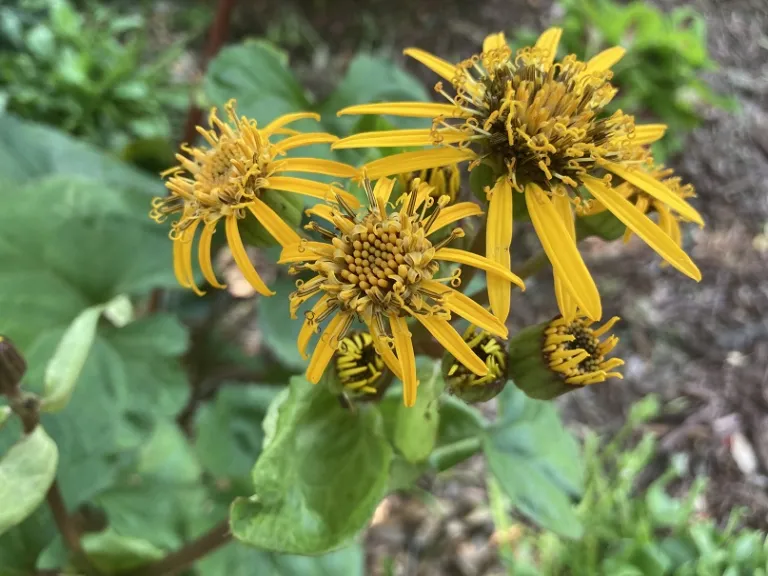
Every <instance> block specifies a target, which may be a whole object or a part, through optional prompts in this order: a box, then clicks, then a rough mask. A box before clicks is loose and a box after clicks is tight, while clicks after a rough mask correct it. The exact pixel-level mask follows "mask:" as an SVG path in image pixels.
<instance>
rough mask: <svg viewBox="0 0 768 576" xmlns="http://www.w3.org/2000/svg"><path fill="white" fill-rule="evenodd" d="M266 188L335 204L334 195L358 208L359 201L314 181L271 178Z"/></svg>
mask: <svg viewBox="0 0 768 576" xmlns="http://www.w3.org/2000/svg"><path fill="white" fill-rule="evenodd" d="M268 182H269V183H268V184H267V186H268V187H269V188H270V189H272V190H282V191H283V192H293V193H294V194H303V195H304V196H310V197H311V198H319V199H321V200H325V201H327V202H336V196H335V195H336V194H338V195H339V196H341V197H342V198H343V199H344V201H345V202H346V203H347V204H349V205H350V206H351V207H352V208H359V207H360V201H359V200H358V199H357V198H356V197H355V196H353V195H352V194H350V193H349V192H347V191H346V190H342V189H341V188H337V187H336V186H331V185H330V184H323V183H322V182H315V181H314V180H305V179H303V178H293V177H291V176H272V177H271V178H269V180H268Z"/></svg>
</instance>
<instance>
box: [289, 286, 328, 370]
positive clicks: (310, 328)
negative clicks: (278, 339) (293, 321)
mask: <svg viewBox="0 0 768 576" xmlns="http://www.w3.org/2000/svg"><path fill="white" fill-rule="evenodd" d="M330 301H331V296H330V295H328V294H325V295H323V297H322V298H320V300H318V301H317V302H316V303H315V305H314V306H313V307H312V311H311V312H310V313H309V314H308V315H307V316H306V318H305V319H304V323H303V324H302V325H301V330H299V337H298V338H297V339H296V345H297V347H298V349H299V354H301V357H302V358H303V359H304V360H306V359H308V358H309V356H308V355H307V345H308V344H309V341H310V340H311V339H312V334H314V333H315V332H316V330H315V329H316V328H317V322H315V320H314V319H315V318H317V317H318V316H320V314H325V313H326V312H327V311H328V308H329V306H328V303H329V302H330Z"/></svg>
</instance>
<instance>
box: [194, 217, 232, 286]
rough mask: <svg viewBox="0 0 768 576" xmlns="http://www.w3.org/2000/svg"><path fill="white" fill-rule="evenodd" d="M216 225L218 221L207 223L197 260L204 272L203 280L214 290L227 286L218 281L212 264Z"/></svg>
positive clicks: (198, 249) (201, 235)
mask: <svg viewBox="0 0 768 576" xmlns="http://www.w3.org/2000/svg"><path fill="white" fill-rule="evenodd" d="M216 224H218V219H216V220H213V221H211V222H206V223H205V227H204V228H203V233H202V234H200V244H198V246H197V258H198V260H200V269H201V270H202V271H203V278H205V281H206V282H208V284H210V285H211V286H213V287H214V288H222V289H223V288H226V287H227V285H226V284H221V283H220V282H219V281H218V280H217V279H216V274H215V273H214V272H213V264H212V263H211V241H212V239H213V233H214V232H215V231H216Z"/></svg>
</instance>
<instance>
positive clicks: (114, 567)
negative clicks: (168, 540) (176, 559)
mask: <svg viewBox="0 0 768 576" xmlns="http://www.w3.org/2000/svg"><path fill="white" fill-rule="evenodd" d="M82 543H83V549H84V550H85V553H86V555H87V556H88V558H89V559H90V561H91V563H92V564H93V565H94V567H95V568H97V569H98V570H99V571H100V572H101V573H102V574H118V573H120V572H123V571H125V570H132V569H134V568H137V567H139V566H142V565H143V564H147V563H149V562H154V561H157V560H160V559H161V558H162V557H163V556H164V555H165V553H164V552H163V551H162V550H160V549H159V548H157V547H156V546H154V545H153V544H151V543H150V542H148V541H146V540H143V539H141V538H134V537H131V536H123V535H121V534H117V533H116V532H114V531H113V530H106V531H105V532H100V533H98V534H86V535H84V536H83V538H82Z"/></svg>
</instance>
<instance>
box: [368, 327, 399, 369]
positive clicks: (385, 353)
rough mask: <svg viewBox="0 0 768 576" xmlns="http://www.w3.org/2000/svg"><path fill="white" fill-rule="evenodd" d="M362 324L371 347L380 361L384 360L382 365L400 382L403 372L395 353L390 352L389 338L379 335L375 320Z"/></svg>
mask: <svg viewBox="0 0 768 576" xmlns="http://www.w3.org/2000/svg"><path fill="white" fill-rule="evenodd" d="M364 322H365V325H366V326H367V327H368V331H369V332H370V333H371V336H372V337H373V346H374V348H376V351H377V352H378V353H379V356H381V359H382V360H384V364H386V365H387V368H389V370H390V372H392V374H394V375H395V378H397V379H399V380H400V381H401V382H402V381H403V371H402V369H401V366H400V360H399V359H398V358H397V356H395V353H394V352H392V348H390V347H389V343H388V341H389V338H387V336H386V335H385V334H382V333H381V331H380V330H379V328H378V327H377V325H376V321H375V320H367V319H364Z"/></svg>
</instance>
